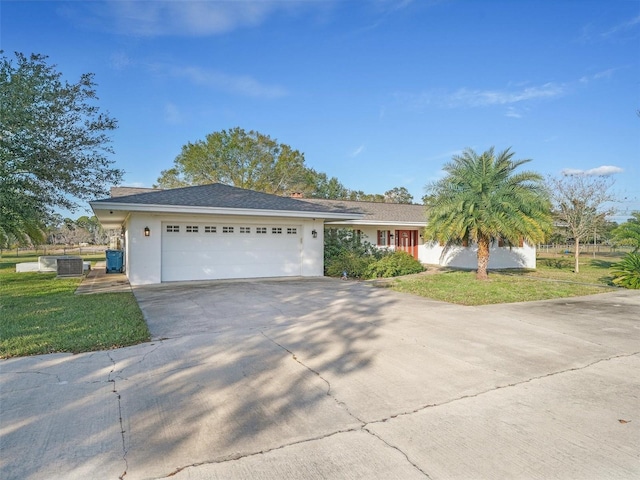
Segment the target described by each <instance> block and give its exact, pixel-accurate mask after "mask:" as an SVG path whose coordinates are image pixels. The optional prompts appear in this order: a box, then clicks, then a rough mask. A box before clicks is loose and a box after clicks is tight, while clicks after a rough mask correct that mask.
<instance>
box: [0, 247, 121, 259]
mask: <svg viewBox="0 0 640 480" xmlns="http://www.w3.org/2000/svg"><path fill="white" fill-rule="evenodd" d="M108 248H109V246H108V245H88V246H84V247H83V246H80V245H42V246H39V247H36V248H34V247H24V248H11V249H9V248H4V249H0V256H2V255H15V256H16V257H20V256H23V257H27V256H40V255H99V254H104V251H105V250H107V249H108Z"/></svg>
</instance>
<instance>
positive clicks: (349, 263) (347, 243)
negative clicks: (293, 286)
mask: <svg viewBox="0 0 640 480" xmlns="http://www.w3.org/2000/svg"><path fill="white" fill-rule="evenodd" d="M384 254H385V252H383V251H381V250H379V249H378V248H376V247H375V246H374V245H372V244H371V243H369V242H368V241H367V240H366V235H362V234H359V233H357V232H355V231H353V230H351V229H346V228H332V229H329V230H325V232H324V273H325V275H328V276H330V277H340V276H342V272H347V275H348V276H349V277H353V278H363V277H364V276H365V274H366V272H367V268H368V267H369V265H370V264H371V263H373V262H375V261H376V260H377V259H379V258H382V256H383V255H384Z"/></svg>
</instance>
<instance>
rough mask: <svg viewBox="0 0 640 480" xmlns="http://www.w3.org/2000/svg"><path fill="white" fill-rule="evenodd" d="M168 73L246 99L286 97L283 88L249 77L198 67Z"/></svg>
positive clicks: (176, 69)
mask: <svg viewBox="0 0 640 480" xmlns="http://www.w3.org/2000/svg"><path fill="white" fill-rule="evenodd" d="M160 69H161V70H162V69H163V67H160ZM169 73H170V74H171V75H172V76H174V77H184V78H186V79H187V80H189V81H190V82H191V83H194V84H196V85H202V86H204V87H209V88H214V89H216V90H223V91H226V92H230V93H236V94H240V95H245V96H248V97H260V98H279V97H284V96H286V95H287V91H286V90H285V89H284V88H283V87H280V86H277V85H265V84H262V83H260V82H259V81H258V80H256V79H255V78H253V77H251V76H249V75H230V74H227V73H223V72H218V71H215V70H208V69H204V68H200V67H171V68H169Z"/></svg>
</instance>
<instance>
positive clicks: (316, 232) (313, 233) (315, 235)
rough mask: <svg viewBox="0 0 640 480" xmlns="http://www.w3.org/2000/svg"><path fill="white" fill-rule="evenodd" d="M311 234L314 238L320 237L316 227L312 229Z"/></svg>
mask: <svg viewBox="0 0 640 480" xmlns="http://www.w3.org/2000/svg"><path fill="white" fill-rule="evenodd" d="M311 235H313V238H318V231H317V230H316V229H315V228H314V229H313V230H311Z"/></svg>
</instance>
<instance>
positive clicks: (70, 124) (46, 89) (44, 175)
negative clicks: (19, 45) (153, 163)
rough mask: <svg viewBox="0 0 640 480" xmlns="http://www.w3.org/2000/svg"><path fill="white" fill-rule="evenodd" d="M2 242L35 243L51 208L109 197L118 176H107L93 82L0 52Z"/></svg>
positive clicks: (102, 119)
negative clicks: (65, 77) (70, 78)
mask: <svg viewBox="0 0 640 480" xmlns="http://www.w3.org/2000/svg"><path fill="white" fill-rule="evenodd" d="M0 55H1V58H0V242H2V243H6V242H7V241H9V240H14V241H19V242H21V241H26V240H29V239H30V240H33V241H38V240H41V238H42V235H43V232H42V228H43V226H44V223H45V222H46V221H47V219H48V218H49V217H50V215H51V214H52V212H53V209H54V208H64V209H68V210H71V211H73V210H75V209H76V208H77V207H78V206H79V205H78V203H77V201H78V200H89V199H93V198H97V197H98V196H104V195H107V194H108V186H110V185H111V184H114V183H115V184H117V183H119V181H120V179H121V177H122V171H121V170H118V169H116V168H113V166H112V164H113V162H112V161H111V160H109V158H108V154H110V153H113V152H112V149H111V147H110V138H109V136H108V133H109V132H110V131H112V130H114V129H115V128H116V121H115V120H114V119H113V118H111V117H110V116H108V115H107V114H104V113H101V112H100V110H99V108H98V107H97V106H96V105H95V101H96V100H97V99H98V97H97V95H96V90H95V86H96V84H95V83H94V80H93V74H90V73H87V74H83V75H81V76H80V79H79V80H78V81H77V82H76V83H69V82H67V81H65V80H63V79H62V74H61V73H60V72H58V71H57V70H56V66H55V65H48V64H47V57H46V56H44V55H38V54H32V55H31V56H29V57H27V56H25V55H23V54H21V53H16V54H15V62H14V61H12V60H11V59H10V58H8V57H7V56H5V55H4V52H2V51H0Z"/></svg>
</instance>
